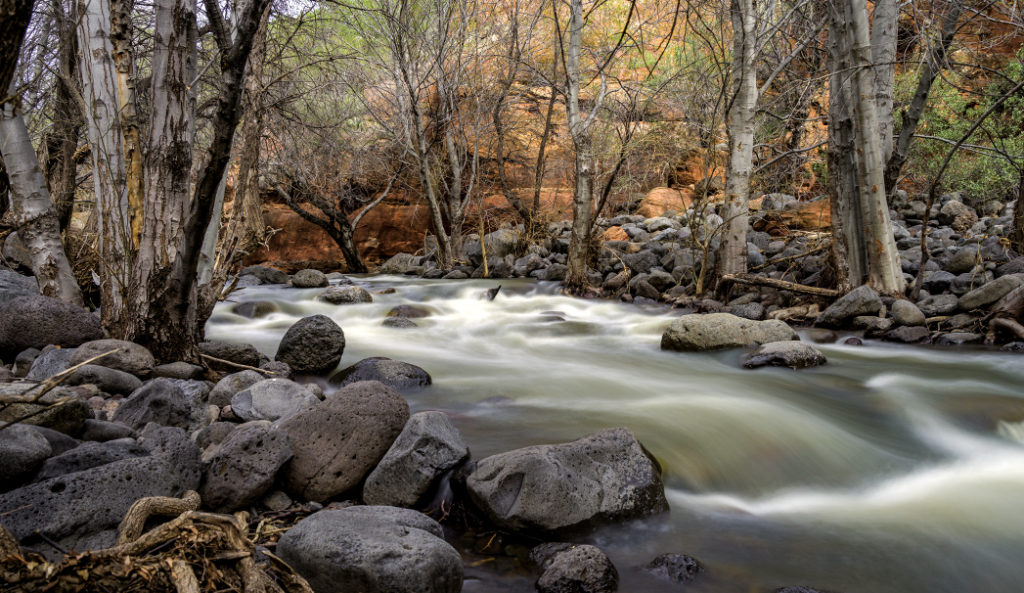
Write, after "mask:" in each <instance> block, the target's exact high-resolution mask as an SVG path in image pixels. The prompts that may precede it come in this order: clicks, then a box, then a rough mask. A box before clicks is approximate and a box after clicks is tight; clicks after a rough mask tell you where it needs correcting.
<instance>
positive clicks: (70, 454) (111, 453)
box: [36, 439, 149, 480]
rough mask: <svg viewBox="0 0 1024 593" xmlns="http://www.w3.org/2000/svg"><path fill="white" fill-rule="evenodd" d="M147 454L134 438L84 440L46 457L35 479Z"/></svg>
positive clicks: (70, 472)
mask: <svg viewBox="0 0 1024 593" xmlns="http://www.w3.org/2000/svg"><path fill="white" fill-rule="evenodd" d="M147 455H149V451H147V450H146V449H145V448H144V447H143V446H142V445H139V444H138V443H137V442H135V439H117V440H113V441H107V442H104V443H96V442H85V443H82V444H81V445H80V446H78V447H76V448H74V449H71V450H70V451H66V452H64V453H61V454H60V455H57V456H56V457H51V458H50V459H47V460H46V463H44V464H43V467H42V468H41V469H40V470H39V474H38V475H37V476H36V480H48V479H50V478H56V477H58V476H63V475H67V474H73V473H75V472H80V471H83V470H87V469H91V468H94V467H99V466H101V465H106V464H108V463H113V462H115V461H121V460H122V459H131V458H134V457H145V456H147Z"/></svg>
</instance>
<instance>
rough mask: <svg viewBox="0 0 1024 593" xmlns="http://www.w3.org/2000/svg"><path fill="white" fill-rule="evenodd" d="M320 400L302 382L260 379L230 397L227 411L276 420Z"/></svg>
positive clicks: (237, 414) (249, 418) (243, 417)
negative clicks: (229, 409)
mask: <svg viewBox="0 0 1024 593" xmlns="http://www.w3.org/2000/svg"><path fill="white" fill-rule="evenodd" d="M319 403H320V400H319V399H317V397H316V396H315V395H313V393H312V392H311V391H309V390H308V389H306V388H305V387H303V386H302V385H299V384H298V383H296V382H294V381H289V380H288V379H264V380H263V381H260V382H259V383H254V384H253V385H250V386H249V387H247V388H245V389H243V390H242V391H239V392H238V393H236V394H235V395H234V396H233V397H232V398H231V411H233V412H234V413H235V415H236V416H238V417H239V418H241V419H242V420H247V421H248V420H271V421H273V420H277V419H279V418H287V417H288V416H291V415H292V414H295V413H296V412H298V411H299V410H302V409H305V408H307V407H309V406H314V405H317V404H319Z"/></svg>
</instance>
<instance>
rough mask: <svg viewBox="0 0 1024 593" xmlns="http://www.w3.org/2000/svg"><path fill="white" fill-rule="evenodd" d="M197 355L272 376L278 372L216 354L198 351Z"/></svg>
mask: <svg viewBox="0 0 1024 593" xmlns="http://www.w3.org/2000/svg"><path fill="white" fill-rule="evenodd" d="M199 356H201V357H203V358H205V359H206V360H212V361H213V362H219V363H220V364H226V365H228V366H232V367H235V368H238V369H245V370H248V371H256V372H257V373H263V374H264V375H270V376H272V377H273V376H277V374H278V373H277V371H268V370H267V369H261V368H259V367H252V366H249V365H247V364H242V363H240V362H231V361H230V360H224V359H223V358H217V357H216V356H210V355H209V354H202V353H200V354H199Z"/></svg>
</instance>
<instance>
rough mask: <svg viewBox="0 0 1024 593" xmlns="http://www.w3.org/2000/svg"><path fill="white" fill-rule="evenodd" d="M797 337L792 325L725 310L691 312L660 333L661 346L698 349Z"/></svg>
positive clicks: (796, 338)
mask: <svg viewBox="0 0 1024 593" xmlns="http://www.w3.org/2000/svg"><path fill="white" fill-rule="evenodd" d="M799 339H800V338H799V337H798V336H797V335H796V332H795V331H793V328H791V327H789V326H788V325H786V324H785V323H784V322H782V321H779V320H777V319H772V320H769V321H754V320H751V319H744V318H742V317H737V316H735V315H731V314H729V313H709V314H692V315H683V316H682V317H680V318H678V319H676V320H675V321H673V322H672V323H671V325H669V326H668V329H666V330H665V333H663V334H662V336H661V349H662V350H676V351H680V352H702V351H705V350H720V349H723V348H743V347H747V346H754V345H757V344H765V343H767V342H781V341H784V340H799Z"/></svg>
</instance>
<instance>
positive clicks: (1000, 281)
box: [957, 274, 1024, 311]
mask: <svg viewBox="0 0 1024 593" xmlns="http://www.w3.org/2000/svg"><path fill="white" fill-rule="evenodd" d="M1020 286H1024V274H1009V275H1007V276H1000V277H999V278H996V279H995V280H993V281H991V282H988V283H986V284H983V285H981V286H979V287H978V288H975V289H974V290H972V291H970V292H968V293H967V294H965V295H963V296H962V297H960V301H959V302H958V303H957V305H958V306H959V307H960V309H962V310H964V311H970V310H972V309H980V308H982V307H985V306H986V305H991V304H992V303H994V302H996V301H998V300H999V299H1001V298H1003V297H1004V296H1006V295H1007V294H1009V293H1010V292H1011V291H1012V290H1014V289H1016V288H1019V287H1020Z"/></svg>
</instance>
